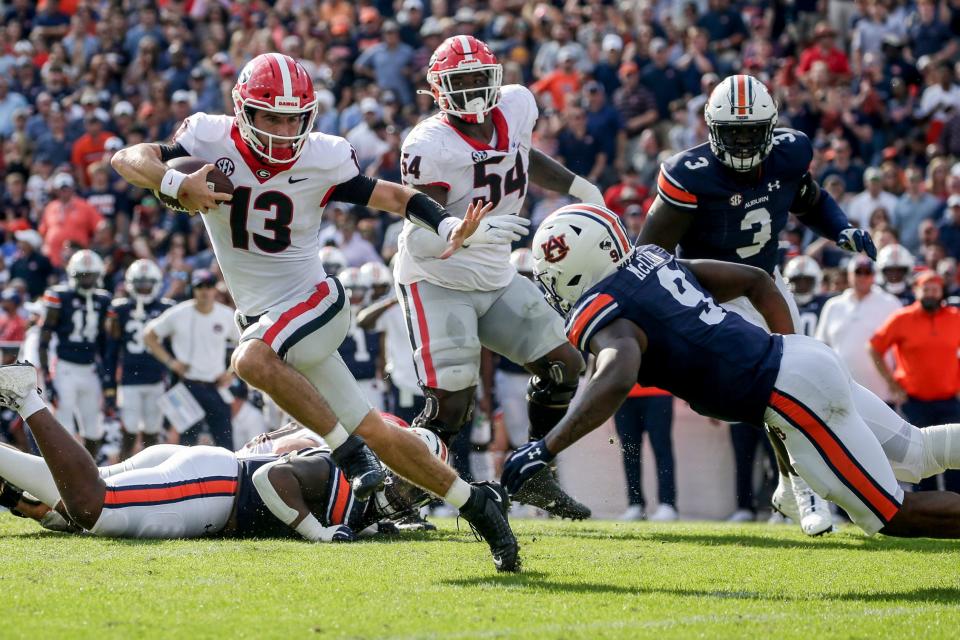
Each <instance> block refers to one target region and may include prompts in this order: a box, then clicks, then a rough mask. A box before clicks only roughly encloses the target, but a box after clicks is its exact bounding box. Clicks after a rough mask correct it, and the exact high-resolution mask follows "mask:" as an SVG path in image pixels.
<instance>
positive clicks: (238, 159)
mask: <svg viewBox="0 0 960 640" xmlns="http://www.w3.org/2000/svg"><path fill="white" fill-rule="evenodd" d="M173 141H174V142H176V143H179V144H180V145H181V146H182V147H183V148H184V150H185V151H186V152H187V153H189V154H190V155H192V156H195V157H197V158H202V159H203V160H206V161H207V162H210V163H212V164H214V165H216V166H217V168H218V169H220V170H221V171H223V172H224V173H225V174H226V175H227V177H229V178H230V180H231V181H232V182H233V185H234V192H233V200H232V201H231V202H225V203H223V204H221V205H220V208H219V209H217V210H216V211H211V212H209V213H204V214H202V217H203V223H204V225H205V226H206V227H207V233H208V235H209V236H210V241H211V243H212V244H213V250H214V253H215V254H216V256H217V262H218V263H219V264H220V268H221V271H223V277H224V279H225V280H226V283H227V287H228V288H229V289H230V294H231V295H232V296H233V300H234V302H235V303H236V305H237V309H239V311H240V313H243V314H244V315H248V316H254V315H259V314H261V313H264V312H266V311H267V310H268V309H270V308H272V307H275V306H277V305H279V304H280V303H282V302H284V301H287V300H290V299H292V298H296V297H299V296H302V295H305V294H308V293H309V292H310V291H312V290H313V289H314V287H316V285H317V283H318V282H320V281H322V280H323V279H324V278H325V277H326V274H325V273H324V271H323V266H322V264H321V262H320V258H319V255H318V253H319V251H320V244H319V239H318V232H319V229H320V219H321V217H322V215H323V208H324V206H325V205H326V204H327V200H328V199H329V198H330V193H331V192H332V191H333V188H334V187H336V186H337V185H338V184H340V183H342V182H346V181H347V180H350V179H351V178H353V177H354V176H356V175H357V174H358V173H359V172H360V169H359V167H358V166H357V162H356V156H355V154H354V152H353V147H351V146H350V143H348V142H347V141H346V140H344V139H343V138H339V137H336V136H330V135H326V134H323V133H311V134H310V136H309V138H307V140H306V142H305V143H304V144H305V145H306V148H305V149H304V150H303V153H302V154H301V155H300V157H299V158H298V159H297V160H295V161H294V162H292V163H287V164H269V163H266V162H261V161H260V159H259V158H258V157H257V156H255V155H254V153H253V152H252V151H251V150H250V149H249V147H247V145H246V143H245V142H243V140H242V139H241V137H240V132H239V130H238V129H237V127H236V125H235V124H234V119H233V118H232V117H230V116H214V115H207V114H205V113H197V114H194V115H192V116H190V117H189V118H187V119H186V120H184V122H183V125H181V127H180V129H179V131H177V133H176V134H175V135H174V138H173Z"/></svg>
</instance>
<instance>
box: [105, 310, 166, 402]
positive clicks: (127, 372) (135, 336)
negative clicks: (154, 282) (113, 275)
mask: <svg viewBox="0 0 960 640" xmlns="http://www.w3.org/2000/svg"><path fill="white" fill-rule="evenodd" d="M174 304H176V303H175V302H174V301H173V300H168V299H166V298H158V299H156V300H153V301H151V302H148V303H147V304H144V305H143V306H142V307H140V309H139V310H138V308H137V301H136V300H133V299H132V298H117V299H116V300H114V301H113V304H112V305H110V311H109V314H108V317H109V318H110V319H111V321H113V322H116V323H117V326H118V327H119V329H120V338H119V339H118V340H114V339H113V338H111V339H110V344H109V347H108V349H107V367H106V368H107V370H108V377H109V378H111V380H110V381H111V382H112V378H113V376H114V375H115V370H116V369H115V368H116V364H117V359H118V358H119V361H120V366H121V367H122V373H121V376H120V384H122V385H132V384H156V383H157V382H163V376H164V373H165V371H166V367H164V366H163V365H162V364H160V361H159V360H157V359H156V358H154V357H153V356H152V355H151V354H150V352H149V351H147V348H146V346H145V345H144V343H143V328H144V327H145V326H146V325H147V323H148V322H150V321H151V320H153V319H154V318H156V317H159V316H160V314H162V313H163V312H164V311H166V310H167V309H169V308H170V307H172V306H173V305H174ZM121 354H122V355H121Z"/></svg>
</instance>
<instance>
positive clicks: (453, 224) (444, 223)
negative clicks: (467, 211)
mask: <svg viewBox="0 0 960 640" xmlns="http://www.w3.org/2000/svg"><path fill="white" fill-rule="evenodd" d="M459 226H460V218H455V217H453V216H450V217H448V218H444V219H443V220H441V221H440V224H439V225H437V235H438V236H440V237H441V238H443V239H444V240H449V239H450V234H451V233H453V232H454V231H455V230H456V229H457V227H459Z"/></svg>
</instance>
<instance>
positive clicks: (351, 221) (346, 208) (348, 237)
mask: <svg viewBox="0 0 960 640" xmlns="http://www.w3.org/2000/svg"><path fill="white" fill-rule="evenodd" d="M327 210H328V211H329V212H330V217H331V218H333V221H334V225H333V226H328V227H327V228H326V229H324V230H323V231H321V232H320V245H321V246H325V245H328V244H332V245H334V246H336V247H337V248H338V249H340V251H342V252H343V256H344V258H345V259H346V261H347V265H346V266H348V267H361V266H363V265H364V264H366V263H368V262H383V261H382V260H381V259H380V254H378V253H377V250H376V249H375V248H374V247H373V245H372V244H370V242H369V241H367V240H364V239H363V237H361V236H360V234H359V233H357V222H358V221H359V215H357V212H356V210H354V209H351V208H350V205H348V204H346V203H344V202H331V203H329V204H328V205H327Z"/></svg>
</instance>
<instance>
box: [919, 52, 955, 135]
mask: <svg viewBox="0 0 960 640" xmlns="http://www.w3.org/2000/svg"><path fill="white" fill-rule="evenodd" d="M924 75H925V77H926V78H927V86H926V88H925V89H924V90H923V94H922V95H921V96H920V107H919V108H918V109H917V114H916V115H917V117H918V118H921V119H929V120H930V122H931V123H932V125H933V126H931V127H930V128H929V130H928V131H929V135H928V136H927V141H928V142H932V141H935V140H937V139H938V138H939V137H940V133H941V131H942V130H943V127H944V126H945V125H946V123H947V121H948V120H949V119H950V117H951V116H952V115H953V114H954V113H956V112H957V111H960V85H957V84H956V83H955V82H954V78H953V67H952V66H951V65H950V63H949V62H941V63H940V64H938V65H936V66H933V65H932V64H931V65H930V68H929V69H928V73H926V74H924Z"/></svg>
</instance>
